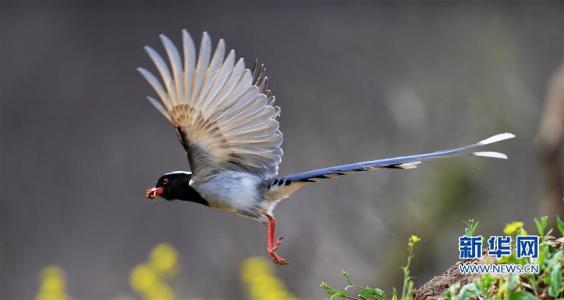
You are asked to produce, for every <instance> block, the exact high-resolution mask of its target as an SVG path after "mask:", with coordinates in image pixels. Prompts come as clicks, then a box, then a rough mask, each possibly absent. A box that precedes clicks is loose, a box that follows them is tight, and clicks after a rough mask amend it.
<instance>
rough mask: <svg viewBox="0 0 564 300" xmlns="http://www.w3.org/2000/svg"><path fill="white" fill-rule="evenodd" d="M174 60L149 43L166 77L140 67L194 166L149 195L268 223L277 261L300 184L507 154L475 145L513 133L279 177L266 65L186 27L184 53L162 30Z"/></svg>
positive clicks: (276, 111)
mask: <svg viewBox="0 0 564 300" xmlns="http://www.w3.org/2000/svg"><path fill="white" fill-rule="evenodd" d="M160 39H161V41H162V43H163V46H164V49H165V52H166V56H167V57H168V60H169V63H168V64H167V63H166V62H165V60H164V59H163V58H162V57H161V56H160V55H159V54H158V53H157V52H156V51H155V50H154V49H153V48H151V47H149V46H146V47H145V50H146V51H147V53H148V54H149V56H150V58H151V59H152V61H153V63H154V64H155V66H156V69H157V71H158V73H159V74H160V77H161V80H159V79H157V77H155V76H154V75H153V74H152V73H151V72H149V71H147V70H146V69H143V68H139V69H138V70H139V72H140V73H141V74H142V75H143V77H145V79H146V80H147V81H148V82H149V84H150V85H151V86H152V87H153V89H154V90H155V92H156V94H157V95H158V97H159V98H160V101H158V100H156V99H154V98H153V97H147V98H148V99H149V101H150V102H151V104H153V106H155V107H156V108H157V110H158V111H159V112H160V113H161V114H162V115H163V116H165V118H166V119H167V120H168V121H169V122H170V123H171V124H172V125H173V126H174V127H175V128H176V132H177V135H178V138H179V140H180V142H181V144H182V146H183V147H184V149H185V150H186V153H187V156H188V161H189V164H190V169H191V172H186V171H177V172H171V173H167V174H164V175H162V176H161V177H160V178H159V179H158V181H157V184H156V186H155V187H154V188H151V189H149V190H147V193H146V197H147V198H149V199H152V200H154V199H155V198H156V197H162V198H164V199H167V200H184V201H192V202H197V203H200V204H203V205H207V206H209V207H215V208H220V209H223V210H226V211H230V212H233V213H236V214H239V215H241V216H245V217H249V218H252V219H255V220H258V221H261V222H263V223H264V224H266V226H267V251H268V253H269V254H270V256H271V257H272V259H273V260H274V262H275V263H277V264H281V265H282V264H286V260H284V259H283V258H281V257H280V256H278V255H277V254H276V250H277V248H278V246H279V245H280V243H281V240H282V238H279V239H276V238H275V226H276V219H275V218H274V216H273V214H272V211H273V209H274V208H275V207H276V205H277V204H278V203H279V202H280V201H281V200H282V199H284V198H287V197H289V196H290V195H291V194H292V193H294V192H295V191H296V190H298V189H300V188H302V187H304V186H306V185H308V184H310V183H314V182H318V181H320V180H323V179H328V178H333V177H337V176H340V175H347V174H352V173H355V172H364V171H371V170H376V169H383V168H387V169H411V168H415V167H417V166H418V165H419V164H420V163H421V162H423V161H427V160H431V159H437V158H444V157H451V156H454V155H474V156H483V157H493V158H502V159H506V158H507V156H506V155H505V154H503V153H499V152H491V151H477V149H478V148H481V147H482V146H485V145H488V144H492V143H495V142H499V141H502V140H506V139H510V138H513V137H514V135H513V134H511V133H501V134H497V135H494V136H492V137H490V138H487V139H484V140H481V141H479V142H477V143H474V144H471V145H467V146H463V147H459V148H453V149H447V150H441V151H436V152H431V153H425V154H416V155H408V156H400V157H394V158H387V159H381V160H373V161H365V162H359V163H353V164H348V165H342V166H336V167H330V168H324V169H318V170H313V171H308V172H303V173H298V174H294V175H290V176H283V177H279V176H278V164H280V162H281V160H282V147H281V146H282V133H281V132H280V130H279V124H278V120H277V118H278V116H279V115H280V108H279V107H278V106H275V105H274V96H273V95H272V93H271V92H270V90H269V89H268V77H267V76H266V73H265V71H266V69H265V68H264V66H263V65H262V64H258V63H255V65H254V67H253V68H252V69H247V68H246V67H245V62H244V61H243V59H242V58H240V59H238V60H237V59H236V56H235V51H234V50H231V51H230V52H229V53H228V54H227V57H225V50H226V48H225V43H224V41H223V40H219V43H218V45H217V47H216V49H215V51H212V43H211V40H210V37H209V36H208V34H207V33H205V32H204V34H203V38H202V42H201V44H200V49H199V52H198V53H197V52H196V46H195V45H194V42H193V40H192V37H191V36H190V34H189V33H188V32H187V31H185V30H184V31H182V49H181V50H182V53H180V52H179V51H178V49H177V48H176V47H175V46H174V44H173V43H172V42H171V41H170V39H169V38H167V37H166V36H164V35H161V36H160Z"/></svg>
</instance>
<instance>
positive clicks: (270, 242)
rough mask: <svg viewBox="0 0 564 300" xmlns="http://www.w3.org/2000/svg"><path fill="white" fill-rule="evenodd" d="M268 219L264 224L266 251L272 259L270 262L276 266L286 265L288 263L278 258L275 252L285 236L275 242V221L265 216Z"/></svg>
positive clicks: (271, 217)
mask: <svg viewBox="0 0 564 300" xmlns="http://www.w3.org/2000/svg"><path fill="white" fill-rule="evenodd" d="M267 218H268V222H267V224H266V226H267V246H266V251H267V252H268V254H269V255H270V257H272V261H273V262H274V263H275V264H278V265H287V264H288V262H287V261H286V260H285V259H283V258H282V257H280V256H278V254H277V253H276V250H277V249H278V247H279V246H280V244H282V240H284V239H285V238H286V237H285V236H281V237H279V238H277V239H276V240H275V236H276V219H274V217H273V216H270V215H267Z"/></svg>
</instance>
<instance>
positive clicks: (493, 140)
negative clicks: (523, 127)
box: [478, 132, 515, 145]
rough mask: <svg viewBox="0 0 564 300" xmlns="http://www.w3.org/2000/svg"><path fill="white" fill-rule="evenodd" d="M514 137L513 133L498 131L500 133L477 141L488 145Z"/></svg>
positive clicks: (479, 143)
mask: <svg viewBox="0 0 564 300" xmlns="http://www.w3.org/2000/svg"><path fill="white" fill-rule="evenodd" d="M514 137H515V135H514V134H513V133H509V132H504V133H500V134H496V135H494V136H491V137H489V138H487V139H485V140H481V141H479V142H478V145H489V144H493V143H497V142H501V141H504V140H508V139H512V138H514Z"/></svg>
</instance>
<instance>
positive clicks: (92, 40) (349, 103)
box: [0, 1, 564, 299]
mask: <svg viewBox="0 0 564 300" xmlns="http://www.w3.org/2000/svg"><path fill="white" fill-rule="evenodd" d="M533 3H534V4H533ZM1 11H2V13H1V31H0V32H1V39H2V40H1V52H0V55H1V56H0V58H1V61H0V63H1V80H0V84H1V100H2V101H1V142H0V143H1V144H0V145H1V165H0V167H1V181H0V184H1V189H2V191H1V193H0V197H1V214H0V218H1V219H0V225H1V228H0V229H1V232H0V234H1V235H0V237H1V249H0V250H1V251H0V254H1V261H0V263H1V265H0V268H1V277H0V284H1V285H0V298H2V299H29V298H31V297H33V296H34V295H35V293H36V290H37V286H38V274H39V272H40V270H41V269H42V268H43V267H45V266H47V265H51V264H56V265H59V266H61V267H62V268H63V269H64V270H65V272H66V274H67V285H68V292H69V294H70V295H72V296H73V297H74V298H76V299H109V298H113V297H115V296H117V295H119V294H122V295H123V294H127V295H132V296H135V293H134V292H133V291H132V290H130V288H129V282H128V278H129V272H130V270H131V268H132V267H133V266H134V265H135V264H137V263H139V262H141V261H142V260H144V259H145V258H146V256H147V253H148V252H149V250H150V249H151V248H152V247H153V246H154V245H155V244H157V243H159V242H162V241H166V242H170V243H171V244H172V245H174V246H175V247H176V249H177V250H178V251H179V254H180V255H181V257H182V261H183V269H182V272H181V274H180V276H179V277H178V278H177V279H176V280H175V282H174V289H175V292H176V293H177V294H178V295H179V296H180V297H182V298H195V297H200V298H244V297H246V293H245V289H244V287H242V285H241V282H240V278H239V266H240V262H241V261H242V260H243V259H244V258H246V257H249V256H253V255H261V256H264V255H265V251H264V244H265V242H264V235H265V230H264V228H263V227H262V226H261V225H260V224H258V223H255V222H252V221H249V220H246V219H242V218H239V217H237V216H233V215H229V214H226V213H224V212H220V211H216V210H212V209H208V208H206V207H203V206H200V205H197V204H190V203H165V202H160V203H158V204H157V205H153V204H151V203H150V202H149V201H146V200H145V199H144V197H143V196H144V191H145V189H146V188H147V187H149V186H151V185H152V184H153V183H154V181H155V180H156V179H157V178H158V176H159V175H160V174H162V173H164V172H167V171H171V170H178V169H186V168H187V162H186V160H185V156H184V154H183V151H182V149H181V147H180V145H179V144H178V142H177V140H176V136H175V133H174V130H172V129H171V128H170V126H169V124H167V122H166V121H165V119H164V118H162V116H160V115H159V114H158V113H157V112H156V111H155V110H154V109H153V108H152V107H151V106H150V105H149V103H147V102H146V101H145V100H144V98H145V96H146V95H150V94H152V91H151V90H150V88H149V86H148V85H147V84H146V83H145V82H144V80H143V79H142V78H141V76H140V75H139V74H137V73H136V71H135V68H136V67H137V66H146V67H147V66H151V65H150V61H149V59H148V58H147V57H146V55H145V53H144V52H143V46H144V45H145V44H149V45H152V46H154V47H156V48H157V49H159V50H162V48H161V46H160V45H159V40H158V34H160V33H165V34H167V35H168V36H169V37H171V38H172V39H173V40H174V41H176V42H178V41H179V40H180V30H181V29H183V28H186V29H188V30H189V31H190V32H191V33H192V34H193V35H194V36H195V37H197V39H198V40H199V37H200V35H201V32H202V31H203V30H207V31H208V32H209V33H210V35H211V36H212V38H213V40H214V42H217V39H219V38H220V37H222V38H224V39H225V40H226V42H227V46H228V47H229V48H234V49H236V50H237V54H238V55H240V56H244V57H246V58H247V61H252V60H254V58H260V59H261V60H262V61H263V62H264V63H265V64H266V65H267V67H268V71H269V77H270V79H271V89H272V90H273V92H274V94H275V95H276V99H277V103H278V105H280V106H281V107H282V116H281V119H280V120H281V129H282V131H283V132H284V137H285V141H284V150H285V155H284V162H283V164H282V165H281V168H280V173H281V174H290V173H294V172H298V171H303V170H308V169H313V168H319V167H325V166H328V165H333V164H340V163H347V162H354V161H360V160H368V159H376V158H384V157H387V156H394V155H403V154H413V153H418V152H422V151H428V150H436V149H439V148H442V147H449V146H456V145H461V144H465V143H469V142H474V141H476V140H478V139H480V138H483V137H486V136H488V135H491V134H494V133H497V132H503V131H511V132H514V133H516V134H517V135H518V138H517V139H516V140H513V141H510V142H506V143H503V144H499V145H496V146H495V149H497V150H501V151H504V152H506V153H508V155H509V156H510V160H509V161H499V160H488V159H477V158H461V159H454V160H451V161H449V162H438V163H431V164H426V165H425V166H423V167H421V168H419V169H417V170H415V171H381V172H372V173H370V174H363V175H355V176H348V177H347V178H340V179H338V180H335V181H330V182H324V183H321V184H318V185H316V186H311V187H309V188H307V189H304V190H303V191H300V192H298V193H296V194H295V195H294V196H293V197H292V198H291V199H289V200H287V201H285V202H283V203H282V204H281V205H280V206H279V207H278V209H277V210H276V213H277V216H278V218H279V230H280V234H282V235H285V236H287V237H288V239H287V240H286V241H285V243H284V244H283V245H282V247H281V249H280V254H281V255H282V256H284V257H287V258H288V259H289V260H290V261H291V264H290V265H289V266H286V267H281V268H277V270H276V274H277V275H278V276H280V278H282V279H283V280H284V281H285V282H286V284H287V286H288V289H289V290H290V291H291V292H292V293H294V294H295V295H297V296H299V297H303V298H322V297H324V294H323V292H322V291H321V290H320V289H319V283H320V282H321V281H329V282H330V283H333V284H336V285H340V284H341V280H340V279H339V273H340V270H341V269H342V268H346V269H349V270H350V271H351V272H352V274H353V276H354V279H355V280H356V281H357V282H358V283H360V284H370V285H373V286H379V287H383V288H386V290H387V291H389V289H390V288H391V286H396V287H398V288H401V286H400V284H401V281H400V277H399V276H401V274H400V273H401V271H400V269H399V266H400V265H401V264H403V260H404V258H405V244H406V241H407V238H408V237H409V235H410V234H412V233H417V234H419V235H420V236H422V238H423V241H422V242H421V244H420V245H419V248H418V249H417V250H416V252H417V257H416V259H415V270H414V275H415V276H416V278H415V280H416V283H422V282H424V281H426V280H428V279H429V278H430V277H432V275H434V274H437V273H438V272H441V271H442V270H443V269H445V268H446V267H447V266H448V265H450V264H452V263H453V262H454V261H455V260H456V258H457V248H456V238H457V236H458V235H459V234H460V233H461V232H462V229H463V227H464V225H463V224H462V221H464V220H467V219H469V218H475V219H478V220H480V221H481V223H482V226H481V227H480V228H481V229H480V233H482V234H484V235H487V234H491V233H493V232H501V230H502V229H503V226H504V224H506V223H508V222H510V221H513V220H523V221H525V222H526V223H527V224H528V226H529V228H530V229H531V231H532V226H531V224H532V222H531V220H532V217H533V216H539V215H540V214H541V213H546V212H543V211H542V205H541V201H542V195H543V194H542V192H543V181H542V180H543V179H542V169H541V164H540V159H539V153H538V149H536V148H535V143H534V136H535V131H536V130H537V124H538V121H539V118H540V112H541V110H542V103H543V97H544V93H545V87H546V84H547V80H548V79H549V77H550V75H551V73H552V72H554V71H555V70H556V68H557V67H558V65H559V64H560V62H561V60H562V54H564V34H563V33H562V29H563V28H564V5H563V3H562V2H557V1H553V2H533V1H530V2H528V1H525V2H509V1H507V2H501V3H497V4H492V3H491V2H490V1H488V2H487V3H486V2H476V1H471V2H466V3H463V2H458V3H447V2H442V1H432V2H425V4H415V3H403V4H395V3H391V2H389V3H388V2H376V3H373V4H371V3H369V2H354V1H347V2H323V3H322V2H279V1H276V2H263V3H255V2H251V1H242V2H238V1H234V2H209V1H202V2H195V3H191V2H184V1H162V2H156V1H155V2H150V3H149V2H140V1H119V2H118V1H108V2H95V1H83V2H78V1H77V2H71V1H7V2H6V1H4V2H3V3H2V7H1ZM151 67H152V66H151Z"/></svg>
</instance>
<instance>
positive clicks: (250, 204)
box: [191, 171, 262, 216]
mask: <svg viewBox="0 0 564 300" xmlns="http://www.w3.org/2000/svg"><path fill="white" fill-rule="evenodd" d="M261 183H262V179H261V178H260V177H258V176H255V175H252V174H248V173H242V172H235V171H225V172H220V173H218V174H216V175H214V176H212V177H209V178H206V179H204V180H194V181H193V182H192V183H191V186H192V187H193V188H194V189H195V190H196V191H198V193H200V195H202V197H203V198H205V199H206V200H207V201H208V202H209V204H210V206H211V207H215V208H219V209H223V210H227V211H232V212H238V213H242V214H245V215H249V216H254V215H255V214H257V215H258V214H259V209H260V204H259V203H260V202H261V200H262V192H261V189H260V186H261Z"/></svg>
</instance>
